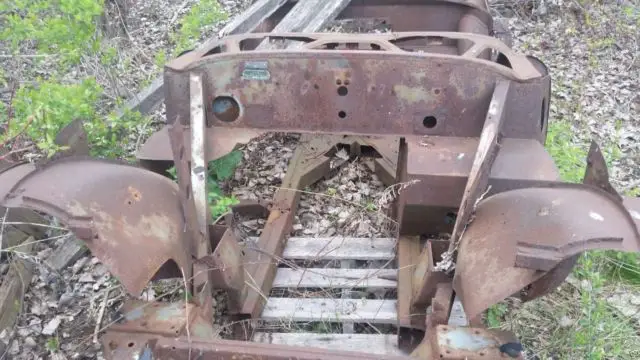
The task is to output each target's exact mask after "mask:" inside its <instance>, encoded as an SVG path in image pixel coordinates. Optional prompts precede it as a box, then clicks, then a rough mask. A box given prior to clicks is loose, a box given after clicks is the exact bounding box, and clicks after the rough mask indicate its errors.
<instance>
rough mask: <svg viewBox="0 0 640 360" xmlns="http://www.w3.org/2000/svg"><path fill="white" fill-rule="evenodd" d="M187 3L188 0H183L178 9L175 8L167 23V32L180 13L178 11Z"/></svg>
mask: <svg viewBox="0 0 640 360" xmlns="http://www.w3.org/2000/svg"><path fill="white" fill-rule="evenodd" d="M188 4H189V0H185V1H184V2H183V3H182V5H180V7H179V8H178V10H176V12H175V13H174V14H173V16H172V17H171V20H169V24H168V25H167V33H168V32H169V31H170V30H171V27H172V26H173V23H175V22H176V20H178V16H179V15H180V11H182V9H184V8H185V7H187V5H188Z"/></svg>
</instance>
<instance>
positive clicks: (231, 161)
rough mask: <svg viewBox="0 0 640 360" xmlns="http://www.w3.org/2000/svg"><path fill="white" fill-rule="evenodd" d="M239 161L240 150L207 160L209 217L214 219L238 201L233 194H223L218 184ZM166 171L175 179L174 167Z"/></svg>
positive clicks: (228, 175)
mask: <svg viewBox="0 0 640 360" xmlns="http://www.w3.org/2000/svg"><path fill="white" fill-rule="evenodd" d="M240 161H242V152H241V151H239V150H234V151H232V152H230V153H228V154H226V155H225V156H223V157H221V158H219V159H216V160H213V161H211V162H209V165H208V166H207V168H208V176H207V201H208V203H209V210H210V212H211V217H212V218H213V219H214V220H215V219H217V218H218V217H219V216H221V215H223V214H225V213H227V212H228V211H229V207H230V206H231V205H234V204H237V203H238V199H237V198H236V197H235V196H227V195H225V194H224V193H223V191H222V189H221V188H220V185H219V184H220V182H223V181H227V180H229V179H230V178H231V177H232V176H233V174H234V172H235V169H236V167H237V166H238V165H239V164H240ZM168 173H169V175H170V176H171V177H172V178H173V179H174V180H175V179H177V175H176V169H175V167H171V168H170V169H169V170H168Z"/></svg>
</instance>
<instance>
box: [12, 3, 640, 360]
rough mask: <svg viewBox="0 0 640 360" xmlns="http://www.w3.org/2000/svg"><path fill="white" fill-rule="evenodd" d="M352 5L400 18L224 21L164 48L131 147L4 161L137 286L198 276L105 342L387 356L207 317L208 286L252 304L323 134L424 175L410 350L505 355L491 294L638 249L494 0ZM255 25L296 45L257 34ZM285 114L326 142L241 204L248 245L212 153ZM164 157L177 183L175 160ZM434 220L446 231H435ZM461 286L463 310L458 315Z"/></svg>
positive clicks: (413, 214)
mask: <svg viewBox="0 0 640 360" xmlns="http://www.w3.org/2000/svg"><path fill="white" fill-rule="evenodd" d="M274 16H275V15H274ZM342 16H345V17H354V18H360V17H363V18H364V17H380V16H383V17H385V18H386V20H387V21H388V22H389V23H391V24H394V31H393V32H389V33H381V34H346V33H268V32H264V33H245V34H239V35H230V36H224V37H222V38H220V39H214V40H212V41H210V42H208V43H207V45H206V46H204V47H202V48H201V49H198V50H194V51H191V52H188V53H186V54H183V55H182V56H180V57H178V58H176V59H174V60H172V61H171V62H169V63H168V64H166V67H165V71H164V82H165V99H166V100H165V103H166V115H167V123H166V126H164V127H163V128H162V129H161V130H159V131H158V132H156V133H155V134H154V135H153V136H152V137H151V138H150V139H149V140H148V141H147V142H146V143H145V144H144V146H143V148H142V149H141V150H140V152H139V153H138V158H139V164H136V165H132V164H126V163H120V162H115V161H106V160H99V159H92V158H86V157H83V158H80V157H76V156H70V157H65V158H62V159H59V160H55V161H52V162H50V163H48V164H46V165H44V166H38V167H33V166H32V165H31V164H20V165H16V166H14V167H12V168H10V169H8V170H5V171H4V172H2V173H0V180H1V181H0V184H2V187H1V188H0V199H1V204H0V205H2V206H5V207H10V208H13V207H24V208H30V209H35V210H38V211H42V212H45V213H49V214H52V215H54V216H56V217H59V218H60V219H62V220H63V221H64V222H65V223H66V224H68V226H69V228H70V229H71V230H73V231H74V233H75V235H76V236H77V237H78V238H79V239H81V240H83V241H85V242H86V243H87V246H88V247H89V248H90V250H91V251H92V253H93V254H94V255H95V256H97V257H98V258H100V259H101V260H102V261H103V262H104V263H105V264H106V265H107V266H108V268H109V269H110V271H111V272H112V273H113V275H114V276H116V277H117V278H118V279H119V280H120V281H121V282H122V284H123V285H124V286H125V287H126V289H127V291H128V292H130V293H131V294H132V295H138V294H139V293H140V292H141V291H142V290H143V288H144V287H145V286H146V284H147V283H149V282H150V281H152V280H154V279H159V278H172V277H176V278H184V279H185V282H186V283H187V284H188V287H189V289H190V291H192V293H193V294H194V295H195V296H194V298H193V300H192V301H191V302H190V303H188V304H183V303H179V304H176V303H159V302H156V303H153V304H145V303H141V302H139V301H130V302H129V303H128V305H127V306H128V308H127V309H128V311H127V312H125V319H124V321H123V322H120V323H117V324H113V325H112V326H111V327H109V328H108V329H107V331H106V334H105V335H104V336H103V344H104V348H105V354H106V355H107V356H108V357H109V358H113V359H124V358H131V357H132V356H136V357H135V358H138V359H188V358H192V359H196V358H197V359H214V358H215V359H218V358H219V359H223V358H224V359H240V358H243V359H249V358H250V359H289V358H297V359H341V358H345V359H346V358H349V359H353V358H362V359H365V358H367V359H368V358H372V359H373V358H377V359H380V358H385V359H386V358H389V359H391V358H393V357H392V356H385V357H381V356H375V355H371V354H366V353H358V352H341V351H332V350H325V349H313V348H297V347H292V346H282V345H269V344H258V343H251V342H248V341H247V340H248V339H246V338H243V336H242V334H241V332H238V333H237V337H236V339H233V340H228V339H225V340H222V339H219V338H217V337H216V336H214V335H213V330H212V317H213V316H214V315H213V314H212V312H211V301H212V292H213V290H214V289H222V290H225V291H226V292H227V293H228V294H229V299H230V300H229V311H230V312H231V313H232V314H234V316H236V317H237V318H238V319H247V318H248V319H251V318H256V317H259V314H260V311H261V309H262V307H263V306H264V302H263V299H262V298H261V296H260V293H268V292H269V289H270V286H271V282H272V281H273V278H274V273H275V269H276V262H275V261H273V258H274V257H277V256H279V255H281V254H282V249H283V243H284V241H285V239H286V236H287V234H288V233H289V231H290V229H291V224H292V218H293V214H294V213H295V209H296V206H297V202H298V200H299V197H300V195H299V193H297V192H295V191H291V190H287V189H302V188H304V187H305V186H307V185H309V184H311V183H313V182H315V181H317V180H318V179H320V178H322V177H323V176H324V175H325V174H326V173H327V172H328V171H329V165H328V160H327V159H326V158H323V157H318V156H317V153H319V152H320V153H322V151H324V150H323V149H327V148H329V147H330V146H332V145H334V144H336V143H348V144H359V145H366V146H370V147H372V148H374V149H375V150H376V151H377V153H378V154H380V156H379V157H378V158H377V159H376V160H375V161H376V163H375V171H376V173H377V174H378V175H379V176H380V178H381V179H385V181H386V182H388V183H390V184H398V183H407V182H411V183H412V185H411V186H409V187H407V188H406V189H405V190H404V191H403V192H401V193H400V195H399V198H398V199H397V200H396V203H395V205H394V211H393V214H392V215H393V217H394V218H395V219H396V220H397V222H398V225H399V226H398V233H397V237H398V238H397V239H398V242H397V249H396V261H397V266H398V269H400V270H399V271H398V274H397V280H398V288H397V291H398V305H397V307H398V309H397V310H398V323H397V326H398V329H399V330H398V336H399V337H400V338H401V339H400V340H399V343H401V344H406V356H405V357H402V356H401V357H398V358H399V359H400V358H407V357H418V358H422V359H463V358H468V359H498V358H502V357H504V356H505V355H504V354H503V353H502V352H501V351H499V345H500V344H504V343H508V342H509V341H517V340H515V338H514V336H513V334H510V333H505V332H499V331H496V330H489V329H485V328H484V327H483V326H482V325H481V324H480V322H479V321H478V319H479V317H480V315H481V314H482V312H483V311H484V310H486V309H487V308H488V307H490V306H491V305H493V304H495V303H497V302H499V301H501V300H503V299H505V298H507V297H509V296H514V295H515V296H519V297H521V298H522V299H523V300H526V301H528V300H532V299H535V298H537V297H539V296H543V295H545V294H547V293H548V292H550V291H552V290H553V289H554V288H556V287H557V286H558V285H559V284H561V283H562V281H563V280H564V279H565V278H566V276H567V275H568V274H569V272H570V271H571V269H572V268H573V265H574V264H575V262H576V259H577V257H578V256H579V254H580V253H582V252H584V251H589V250H592V249H615V250H620V251H632V252H637V251H638V250H640V234H639V232H638V224H639V223H640V201H639V200H638V199H637V198H630V197H624V196H621V195H619V194H618V193H617V192H616V191H615V189H613V187H612V186H611V185H610V183H609V180H608V173H607V170H606V164H605V162H604V158H603V156H602V154H601V153H600V150H599V148H598V146H597V144H595V143H593V144H592V146H591V149H590V152H589V157H588V159H587V160H588V166H587V169H586V173H585V178H584V181H583V183H581V184H568V183H564V182H563V181H561V180H560V177H559V174H558V170H557V168H556V166H555V164H554V162H553V159H552V158H551V156H550V155H549V153H547V152H546V150H545V147H544V143H545V139H546V133H547V126H548V121H549V119H548V115H549V104H550V101H551V93H550V90H551V75H550V74H549V73H548V69H547V67H546V66H545V65H544V64H543V63H542V62H541V61H540V60H538V59H536V58H535V57H532V56H526V55H522V54H519V53H516V52H515V51H513V50H512V49H511V48H510V47H509V46H507V45H506V44H504V43H503V42H502V41H500V40H499V39H497V38H496V37H493V36H492V33H493V32H492V31H493V22H492V19H491V16H490V14H489V12H488V9H487V8H486V5H485V2H484V1H476V0H469V1H454V0H447V1H395V2H385V1H371V2H367V1H352V2H351V4H349V6H347V7H346V9H345V10H343V15H342ZM269 21H274V20H273V18H269V19H267V20H266V23H265V25H264V26H263V28H266V29H267V30H269V23H268V22H269ZM263 41H280V42H286V43H292V42H295V43H296V44H298V46H297V47H295V48H287V49H273V48H270V49H266V50H261V49H259V48H258V44H260V43H262V42H263ZM274 131H280V132H298V133H303V134H307V135H306V136H307V137H308V139H309V142H310V143H312V144H315V145H314V146H309V150H308V151H307V152H306V153H305V152H302V153H300V154H299V155H297V156H296V157H294V159H292V160H291V162H290V166H289V170H288V172H287V175H286V176H285V179H284V180H283V184H282V189H281V190H278V191H277V192H276V195H275V196H274V198H273V199H264V200H265V202H264V203H254V204H242V205H239V206H237V207H235V208H234V211H237V212H242V211H250V212H253V213H259V214H262V215H260V216H264V217H265V218H266V225H265V227H264V229H263V231H262V235H261V236H260V238H259V239H258V242H257V245H256V247H255V248H244V247H242V246H241V245H240V244H239V243H238V241H237V239H236V238H235V235H234V233H233V232H232V231H231V229H229V228H222V229H220V227H219V226H217V225H213V224H212V223H211V220H210V215H209V213H208V211H209V210H208V206H207V204H206V193H205V191H206V176H205V175H206V172H207V166H208V163H209V161H211V160H214V159H216V158H219V157H220V156H222V155H224V154H225V153H227V152H229V151H230V150H232V149H233V148H234V147H235V146H236V145H237V144H242V143H246V142H247V141H249V140H250V139H252V138H254V137H257V136H260V135H261V134H264V133H267V132H274ZM356 147H357V146H356ZM352 148H353V147H352ZM311 149H316V150H311ZM523 164H526V166H523ZM172 165H174V166H175V168H176V171H177V179H178V181H177V183H175V182H173V181H172V180H170V179H169V178H167V177H166V176H164V175H163V171H164V170H165V169H166V168H167V167H168V166H172ZM70 174H72V175H70ZM8 184H11V186H8ZM441 233H448V234H450V235H449V237H448V240H446V241H442V240H433V239H427V240H425V235H433V234H441ZM248 277H250V278H251V279H252V282H253V285H252V286H248V285H247V281H245V280H246V278H248ZM454 296H458V297H459V298H460V300H461V302H462V305H463V307H464V311H465V313H466V315H467V316H468V317H469V318H470V319H471V321H470V324H471V327H456V326H448V325H447V323H446V319H448V314H449V312H450V311H451V304H452V301H453V298H454ZM427 309H430V311H429V312H428V311H427ZM411 339H413V340H411ZM477 344H481V346H478V345H477Z"/></svg>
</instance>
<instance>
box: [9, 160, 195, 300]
mask: <svg viewBox="0 0 640 360" xmlns="http://www.w3.org/2000/svg"><path fill="white" fill-rule="evenodd" d="M5 174H8V172H6V173H3V174H0V183H3V181H4V180H5V176H4V175H5ZM8 175H10V174H8ZM8 175H7V176H8ZM14 181H15V180H14ZM2 195H3V194H0V196H2ZM0 206H5V207H10V208H18V207H23V208H30V209H33V210H37V211H42V212H44V213H47V214H49V215H51V216H54V217H57V218H58V219H60V221H62V222H64V223H66V224H67V225H68V227H69V228H70V230H72V231H73V233H74V234H75V235H76V236H77V237H78V238H79V239H81V240H83V241H84V242H85V243H86V244H87V246H88V247H89V249H90V250H91V252H92V253H93V255H94V256H96V257H97V258H99V259H100V260H101V261H102V262H103V263H104V264H105V265H106V266H107V267H108V269H109V270H110V271H111V273H112V274H113V275H114V276H116V277H117V278H118V279H119V280H120V281H121V282H122V284H123V285H124V286H125V288H126V289H127V291H129V292H130V293H131V294H136V295H137V294H139V293H140V292H141V291H142V290H143V289H144V287H145V286H146V284H147V283H148V282H149V281H150V280H151V279H152V278H154V275H156V273H158V272H159V270H162V271H161V273H162V277H173V276H182V273H181V272H180V271H179V268H178V267H180V268H182V269H183V270H184V273H185V276H187V277H190V276H191V259H190V256H189V254H188V252H187V249H188V248H189V246H188V243H187V238H186V236H185V234H186V233H185V230H184V220H183V216H182V210H181V205H180V199H179V195H178V187H177V184H175V183H173V182H172V181H171V180H170V179H168V178H166V177H163V176H161V175H158V174H155V173H152V172H150V171H147V170H144V169H141V168H138V167H135V166H131V165H128V164H123V163H116V162H108V161H104V160H97V159H86V158H75V157H70V158H63V159H60V160H56V161H53V162H51V163H49V164H47V165H46V166H44V167H42V168H38V169H36V170H33V171H31V172H28V173H26V174H25V175H24V176H23V177H22V178H21V179H20V180H18V181H17V183H15V185H14V186H13V187H12V188H11V189H10V190H9V191H8V193H7V194H6V195H5V196H3V197H2V198H0ZM170 260H172V261H170ZM165 264H166V265H165ZM163 265H165V266H163ZM176 265H177V266H176ZM161 268H162V269H161Z"/></svg>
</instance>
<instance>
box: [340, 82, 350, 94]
mask: <svg viewBox="0 0 640 360" xmlns="http://www.w3.org/2000/svg"><path fill="white" fill-rule="evenodd" d="M344 83H345V84H346V83H347V82H346V81H345V82H344ZM348 93H349V89H347V87H346V86H340V87H339V88H338V95H340V96H345V95H347V94H348Z"/></svg>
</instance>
